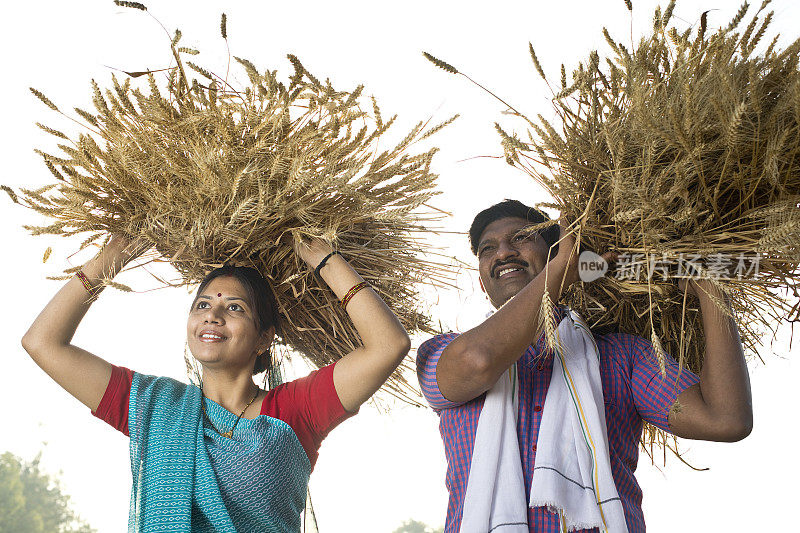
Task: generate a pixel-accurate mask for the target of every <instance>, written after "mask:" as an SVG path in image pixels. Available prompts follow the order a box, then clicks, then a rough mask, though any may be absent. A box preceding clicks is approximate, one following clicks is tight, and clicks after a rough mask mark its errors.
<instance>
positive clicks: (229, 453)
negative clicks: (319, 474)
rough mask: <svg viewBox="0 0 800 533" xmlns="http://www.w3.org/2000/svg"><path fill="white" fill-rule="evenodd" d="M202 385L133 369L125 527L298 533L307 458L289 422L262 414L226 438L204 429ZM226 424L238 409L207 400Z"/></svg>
mask: <svg viewBox="0 0 800 533" xmlns="http://www.w3.org/2000/svg"><path fill="white" fill-rule="evenodd" d="M201 401H202V396H201V394H200V389H199V388H197V387H195V386H193V385H186V384H184V383H180V382H179V381H176V380H173V379H170V378H163V377H153V376H146V375H142V374H138V373H135V374H134V376H133V382H132V385H131V396H130V403H129V413H128V424H129V430H130V437H131V440H130V452H131V471H132V473H133V489H132V491H131V505H130V515H129V518H128V530H129V531H131V532H137V533H138V532H169V531H201V532H205V531H208V532H211V531H215V532H234V531H238V532H243V531H258V532H298V531H300V512H301V511H302V510H303V508H304V506H305V498H306V488H307V486H308V478H309V476H310V474H311V463H310V462H309V460H308V456H307V455H306V452H305V450H304V449H303V447H302V445H301V444H300V441H299V440H298V439H297V436H296V435H295V433H294V431H293V430H292V428H291V427H290V426H289V425H288V424H286V423H285V422H283V421H281V420H278V419H276V418H272V417H269V416H265V415H261V416H259V417H257V418H255V419H253V420H248V419H244V418H243V419H241V420H240V421H239V423H238V425H237V426H236V431H235V433H234V435H233V438H232V439H228V438H225V437H222V436H220V435H219V434H218V433H216V432H215V431H214V430H213V429H211V428H210V427H208V428H206V427H205V426H206V424H204V423H203V416H202V413H201V409H200V408H201ZM206 412H207V414H208V417H209V418H210V419H211V420H212V421H213V423H214V425H215V426H216V427H218V428H230V427H231V426H233V423H234V421H235V420H236V415H234V414H232V413H230V412H228V411H227V410H225V409H224V408H222V407H221V406H219V405H217V404H216V403H214V402H212V401H210V400H206Z"/></svg>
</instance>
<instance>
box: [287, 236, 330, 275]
mask: <svg viewBox="0 0 800 533" xmlns="http://www.w3.org/2000/svg"><path fill="white" fill-rule="evenodd" d="M294 251H295V253H296V254H297V255H298V257H300V259H302V260H303V261H305V263H306V264H307V265H308V266H309V267H310V268H311V269H315V268H317V265H319V264H320V262H322V260H323V259H325V257H326V256H327V255H328V254H330V253H331V252H332V251H333V248H332V247H331V245H330V244H328V243H327V242H325V241H324V240H322V239H320V238H317V237H314V238H312V239H311V240H309V241H303V240H300V239H296V240H295V243H294Z"/></svg>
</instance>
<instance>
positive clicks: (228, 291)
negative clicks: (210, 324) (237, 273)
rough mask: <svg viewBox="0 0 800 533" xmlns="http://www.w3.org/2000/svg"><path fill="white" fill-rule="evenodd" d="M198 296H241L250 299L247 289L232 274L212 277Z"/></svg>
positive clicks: (246, 299)
mask: <svg viewBox="0 0 800 533" xmlns="http://www.w3.org/2000/svg"><path fill="white" fill-rule="evenodd" d="M198 296H212V297H214V296H216V297H222V298H230V297H236V298H242V299H243V300H245V301H250V298H249V297H248V294H247V290H246V289H245V288H244V286H243V285H242V284H241V282H240V281H239V280H238V279H236V278H235V277H233V276H220V277H218V278H214V279H212V280H211V281H210V282H209V283H208V285H206V286H205V288H204V289H203V292H202V293H200V294H198Z"/></svg>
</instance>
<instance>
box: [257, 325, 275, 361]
mask: <svg viewBox="0 0 800 533" xmlns="http://www.w3.org/2000/svg"><path fill="white" fill-rule="evenodd" d="M273 340H275V326H270V327H268V328H267V329H266V331H263V332H262V333H261V338H260V339H259V341H258V345H257V346H256V353H259V354H262V353H265V352H266V351H267V350H269V347H270V346H272V341H273Z"/></svg>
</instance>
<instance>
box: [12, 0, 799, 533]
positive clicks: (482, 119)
mask: <svg viewBox="0 0 800 533" xmlns="http://www.w3.org/2000/svg"><path fill="white" fill-rule="evenodd" d="M663 3H664V4H666V2H663ZM755 3H756V4H758V2H757V1H756V2H755ZM147 5H148V7H150V12H151V13H152V14H153V15H155V16H156V17H157V18H158V19H159V20H160V21H161V22H162V23H163V24H164V26H166V27H167V28H168V29H170V30H172V29H174V28H175V27H179V28H180V29H181V30H182V32H183V35H184V41H183V42H184V43H185V44H186V45H191V46H195V47H197V48H199V49H200V51H201V52H202V54H201V55H200V56H199V60H198V62H200V63H201V64H203V65H207V66H211V67H212V70H216V71H220V70H222V69H223V68H224V65H225V62H224V57H225V56H224V54H225V47H224V43H223V41H222V40H221V38H220V37H219V16H220V13H221V12H222V11H223V10H224V11H225V12H226V13H227V14H228V35H229V42H230V47H231V52H232V54H234V55H238V56H243V57H246V58H248V59H250V60H252V61H253V63H254V64H255V65H256V66H257V67H259V68H260V69H266V68H270V69H276V68H277V69H278V70H279V75H286V74H287V73H289V72H290V67H289V64H288V61H287V60H286V59H285V56H286V54H287V53H294V54H296V55H297V56H298V57H299V58H300V59H301V61H303V63H304V64H305V65H306V67H307V68H308V69H309V70H310V71H311V72H312V73H314V74H315V75H316V76H317V77H319V78H325V77H329V78H331V80H332V82H333V85H334V87H336V88H339V89H342V90H346V89H350V88H354V87H355V85H357V84H358V83H364V84H365V85H366V93H367V94H372V95H375V97H376V98H377V99H378V102H379V103H380V104H381V107H382V110H383V114H384V116H390V115H391V114H394V113H398V114H399V115H400V119H399V121H398V124H397V126H396V129H397V134H404V133H405V131H404V130H407V129H408V128H410V127H411V126H412V125H413V124H414V123H415V122H416V121H418V120H420V119H425V118H428V117H430V116H433V117H434V119H435V120H443V119H445V118H447V117H449V116H450V115H452V114H454V113H461V115H462V118H461V119H460V120H459V121H457V122H456V123H455V124H454V125H453V126H451V127H449V128H447V129H446V130H445V131H443V132H441V134H439V135H437V136H435V138H434V140H433V143H434V144H436V145H438V146H440V147H441V152H440V153H439V154H438V155H437V158H436V160H435V170H436V171H437V173H439V174H440V175H441V179H440V189H441V190H442V195H441V196H439V197H438V198H437V201H436V205H437V206H438V207H440V208H443V209H445V210H449V211H452V212H453V217H452V218H450V219H448V220H446V221H444V223H443V225H444V228H445V229H446V230H448V231H464V230H465V229H466V227H467V226H468V225H469V222H470V221H471V219H472V217H473V216H474V215H475V213H477V211H479V210H480V209H482V208H484V207H487V206H488V205H490V204H492V203H495V202H496V201H499V200H502V199H504V198H509V197H513V198H517V199H520V200H522V201H524V202H526V203H529V204H531V203H536V202H539V201H546V200H547V197H546V196H545V194H544V193H543V192H542V191H541V190H540V189H539V188H538V187H537V186H535V185H534V184H533V183H532V181H531V180H530V179H529V178H527V177H526V176H525V175H523V174H522V173H521V172H519V171H517V170H514V169H512V168H511V167H508V166H507V165H506V164H505V163H504V161H503V160H502V158H498V157H497V156H500V155H501V153H502V152H501V149H500V146H499V141H498V139H497V136H496V134H495V132H494V128H493V123H494V122H495V121H500V122H501V123H503V124H504V125H506V126H507V128H506V129H508V130H514V129H517V130H520V129H521V128H522V125H521V124H520V123H518V122H514V121H513V120H512V119H511V117H508V116H504V115H503V114H502V111H503V107H502V106H501V105H500V104H498V103H497V102H496V101H494V100H493V99H491V98H490V97H489V96H488V95H486V94H485V93H483V92H481V91H480V90H478V89H476V88H475V87H473V86H471V85H470V84H468V83H467V82H466V80H464V79H463V78H458V77H453V76H450V75H448V74H446V73H444V72H443V71H441V70H438V69H436V68H435V67H433V66H432V65H431V64H429V63H428V62H427V61H426V60H425V59H424V58H422V56H421V54H420V52H421V51H422V50H427V51H429V52H431V53H433V54H434V55H435V56H437V57H440V58H442V59H444V60H446V61H448V62H450V63H452V64H453V65H455V66H456V67H458V68H459V69H461V70H462V71H464V72H467V73H468V74H470V75H471V76H472V77H473V78H475V79H476V80H478V81H480V82H481V83H483V84H484V85H486V86H488V87H489V88H491V89H492V90H493V91H494V92H496V93H497V94H499V95H501V96H502V97H503V98H504V99H506V100H507V101H509V102H511V103H512V104H513V105H515V107H517V108H519V109H521V110H522V111H523V112H525V113H528V114H530V115H535V114H536V113H545V114H546V113H547V112H548V109H549V103H548V100H547V92H546V88H545V87H544V85H543V84H542V83H541V80H540V79H539V78H538V76H537V75H536V73H535V71H534V70H533V67H532V65H531V63H530V59H529V55H528V49H527V48H528V41H532V42H533V44H534V46H535V47H536V49H537V53H538V56H539V59H540V61H541V63H542V65H543V67H544V69H545V71H546V72H547V73H548V75H550V76H551V77H552V79H553V80H555V81H556V83H557V80H558V75H559V74H558V72H559V66H560V64H561V63H562V62H564V63H566V65H567V69H568V70H571V68H572V67H574V66H576V65H577V62H578V60H582V59H584V58H585V57H586V56H588V53H589V52H590V51H591V50H592V49H599V50H600V52H601V56H602V55H603V54H604V53H605V52H607V48H606V46H605V44H604V40H603V37H602V34H601V28H602V26H604V25H605V26H607V27H608V28H609V30H610V32H611V33H612V35H614V36H615V37H616V38H617V39H618V40H622V41H625V42H627V41H629V39H630V17H629V14H628V11H627V10H626V9H625V7H624V3H623V1H622V0H607V1H606V0H603V1H600V0H597V1H594V2H590V1H577V0H564V1H562V2H549V3H544V2H536V1H528V2H510V1H497V2H493V3H491V4H490V3H488V2H468V1H461V2H449V1H448V2H419V1H416V0H409V1H406V2H397V3H395V2H393V3H385V4H383V3H379V2H365V1H364V2H355V1H340V2H320V1H317V0H309V1H306V2H302V3H299V2H298V3H294V2H282V3H278V2H244V1H228V2H210V1H191V2H189V1H185V0H181V1H177V0H173V1H170V2H161V3H157V2H149V3H147ZM654 6H655V3H654V2H652V1H648V2H644V1H636V0H634V10H635V15H634V35H639V34H641V32H644V31H646V30H647V28H649V25H650V20H651V16H652V10H653V8H654ZM738 6H739V3H738V2H734V1H729V0H707V1H705V2H698V1H694V0H692V1H689V0H686V1H683V2H679V4H678V7H677V8H676V11H675V13H676V16H677V17H679V18H680V19H682V20H684V21H686V23H687V24H694V23H696V21H697V20H698V18H699V16H700V13H701V12H702V11H704V10H707V9H713V10H714V11H711V13H710V14H709V24H710V25H711V26H717V25H722V24H727V21H728V20H729V19H730V17H731V16H732V15H733V13H734V12H735V11H736V9H737V8H738ZM773 9H775V11H776V17H775V25H774V26H775V27H774V29H773V32H774V31H781V32H782V33H783V34H784V36H785V38H784V40H783V41H782V42H783V44H784V46H785V45H786V44H787V43H788V42H790V40H791V39H793V38H795V37H797V36H798V32H797V30H796V28H797V27H798V23H800V6H798V5H797V3H796V2H793V1H791V0H780V1H776V2H773ZM4 19H5V21H6V24H5V26H4V31H3V32H2V33H0V39H1V40H2V49H3V50H5V53H4V64H5V65H6V67H5V69H4V76H3V78H4V83H3V84H2V85H0V94H1V95H2V102H3V108H4V109H3V111H4V113H3V118H4V122H5V124H4V126H5V127H4V128H3V129H2V132H0V136H2V146H3V157H4V166H3V169H4V170H3V172H2V175H1V177H0V183H2V184H5V185H9V186H12V187H15V188H17V187H29V188H36V187H39V186H42V185H45V184H47V183H50V182H51V175H50V174H49V172H48V171H47V169H46V168H45V167H44V165H43V164H42V163H41V160H40V158H39V157H38V156H37V155H36V154H34V152H33V148H34V147H38V148H43V149H49V150H51V151H53V150H55V142H54V140H53V139H52V138H50V137H48V136H47V135H45V134H44V133H43V132H41V131H40V130H39V129H38V128H37V127H36V126H35V122H37V121H38V122H43V123H46V124H48V125H52V126H59V127H63V128H65V129H68V130H69V131H72V132H75V131H76V130H74V129H70V126H68V125H66V124H65V123H64V122H60V121H59V120H58V118H57V117H56V115H54V114H53V113H52V112H50V111H49V110H48V109H47V108H46V107H44V106H43V105H41V104H40V103H39V102H38V101H37V100H36V99H35V98H34V97H33V96H32V95H31V94H30V93H29V91H28V87H29V86H34V87H36V88H38V89H40V90H42V91H43V92H44V93H45V94H47V95H48V96H49V97H50V98H51V99H52V100H53V101H54V102H55V103H56V104H57V105H59V106H60V107H61V108H62V109H71V108H72V107H74V106H81V107H88V106H89V101H90V100H89V97H90V88H89V80H90V79H91V78H95V79H97V81H98V82H99V83H100V84H101V85H104V84H107V83H109V82H110V72H111V71H110V70H109V69H108V68H107V67H108V66H111V67H116V68H120V69H124V70H145V69H147V68H151V69H155V68H159V67H165V66H168V63H169V54H168V42H167V41H166V37H165V36H164V33H163V31H162V30H161V28H160V27H159V26H158V25H157V24H156V23H155V22H154V21H153V20H152V19H151V18H150V17H148V16H147V15H144V14H142V13H140V12H138V11H133V10H127V9H122V8H118V7H116V6H114V5H113V3H112V2H111V0H103V1H95V0H86V1H83V2H62V1H53V0H50V1H39V2H13V3H8V4H7V5H5V6H4ZM637 28H638V29H637ZM237 75H239V76H241V78H242V79H245V77H244V75H243V74H241V73H238V74H237ZM484 156H490V157H484ZM0 206H1V207H0V234H2V246H3V249H4V250H5V253H4V254H3V257H4V261H3V262H2V266H1V267H0V269H1V271H2V277H3V279H4V280H5V289H4V291H5V300H4V301H5V305H3V306H2V315H0V317H1V320H2V324H3V326H4V328H3V330H4V333H5V334H4V335H2V337H0V343H2V345H1V348H0V349H1V350H2V351H1V352H0V353H2V354H3V360H4V362H5V364H4V367H3V368H4V371H3V372H2V373H0V406H2V407H1V408H0V428H2V430H0V452H2V451H5V450H10V451H12V452H14V453H17V454H19V455H22V456H24V457H27V458H30V457H32V456H33V455H34V454H35V453H36V452H37V451H38V450H39V449H40V448H41V447H42V444H43V443H46V446H44V452H43V464H44V466H45V467H46V468H47V469H49V470H50V471H52V472H58V471H61V472H62V479H63V482H64V487H65V490H66V492H68V493H69V494H70V495H71V496H72V499H73V502H74V506H75V508H76V509H77V510H78V511H79V512H80V513H81V514H82V515H83V516H84V517H85V518H86V519H87V520H88V521H89V522H90V523H91V524H92V525H93V526H94V527H96V528H97V529H98V531H100V532H101V533H113V532H118V531H123V530H124V529H125V526H126V521H127V510H128V495H129V490H130V471H129V463H128V448H127V438H125V437H124V436H122V435H121V434H118V433H117V432H115V431H114V430H113V429H111V428H109V427H108V426H106V425H105V424H103V423H102V422H100V421H98V420H96V419H94V418H93V417H92V416H91V415H90V413H89V412H88V410H87V409H86V408H84V407H83V406H81V405H80V404H79V403H78V402H77V401H76V400H74V399H72V398H71V397H69V396H68V395H67V394H66V393H65V392H63V391H62V390H61V389H60V388H59V387H58V386H57V385H55V384H54V383H53V382H52V381H51V380H50V379H49V378H48V377H47V376H46V375H44V374H43V373H42V372H41V371H40V370H39V369H38V367H36V366H35V365H34V364H33V363H32V362H31V360H30V359H29V358H28V357H27V355H26V354H25V353H24V351H23V350H22V348H21V347H20V343H19V340H20V338H21V337H22V335H23V333H24V332H25V330H26V329H27V327H28V325H30V323H31V321H32V320H33V318H34V317H35V315H36V313H37V312H38V311H39V310H40V309H41V308H42V307H43V306H44V304H45V303H46V302H47V300H48V299H49V298H50V297H51V296H52V294H53V293H54V292H55V291H56V290H57V289H58V287H59V283H58V282H52V281H46V280H45V279H44V278H45V276H47V275H54V274H58V273H59V272H60V270H61V269H62V268H64V266H66V265H68V264H70V265H72V264H80V262H82V261H85V260H86V259H87V257H75V258H72V259H69V258H68V256H69V254H70V253H72V251H73V250H74V249H75V248H76V247H77V244H78V243H79V242H80V240H81V239H80V238H76V239H72V240H67V239H63V238H58V239H57V238H54V237H31V236H29V235H28V234H27V232H26V231H25V230H23V229H22V227H21V226H22V225H23V224H39V223H41V222H42V219H40V218H38V217H37V216H34V215H33V213H30V212H28V211H27V210H25V209H23V208H21V207H19V206H15V205H13V204H11V202H10V201H8V200H6V199H3V200H0ZM434 242H435V243H437V244H439V245H441V246H444V247H445V248H446V250H447V253H448V254H450V255H453V256H457V257H459V258H460V259H462V260H464V261H467V262H470V261H472V258H471V256H470V254H469V249H468V247H467V244H466V237H465V236H464V235H452V234H442V235H440V236H438V237H434ZM48 246H53V248H54V252H53V255H52V257H51V258H50V260H49V261H48V263H47V264H42V260H41V259H42V254H43V252H44V250H45V249H46V248H47V247H48ZM70 261H71V262H70ZM475 279H476V278H475V276H474V274H473V273H471V272H462V274H461V276H460V277H459V280H460V283H461V285H462V291H461V292H460V293H455V292H449V293H447V292H441V293H439V294H436V295H435V298H433V299H432V300H431V301H430V302H429V305H430V306H431V312H432V314H433V316H434V319H435V320H440V321H441V322H442V323H443V324H444V326H445V327H446V328H451V329H454V330H463V329H467V328H469V327H470V326H471V325H473V324H475V323H476V321H478V320H480V319H481V318H482V317H483V316H484V315H485V314H486V312H487V311H488V310H489V306H488V303H487V302H486V300H485V298H484V297H483V295H482V294H481V293H480V291H479V289H478V288H477V282H476V281H475ZM119 281H122V282H124V283H127V284H129V285H132V286H133V287H134V288H137V289H149V288H152V287H153V286H154V284H153V283H152V282H151V281H150V280H149V279H148V278H147V277H146V276H145V275H142V274H141V273H131V274H123V275H121V276H120V278H119ZM189 301H190V296H189V294H188V293H187V292H186V291H185V290H181V289H171V290H160V291H154V292H144V293H140V294H122V293H119V292H115V291H106V292H105V293H104V294H103V295H102V297H101V298H100V300H99V301H98V302H97V303H96V304H95V305H94V306H93V308H92V309H91V310H90V311H89V314H88V315H87V318H86V319H85V321H84V323H83V324H82V325H81V327H80V328H79V330H78V334H77V335H76V338H75V342H76V344H78V345H80V346H82V347H85V348H86V349H88V350H90V351H92V352H94V353H96V354H98V355H100V356H102V357H104V358H106V359H108V360H109V361H111V362H113V363H115V364H120V365H125V366H128V367H130V368H133V369H135V370H137V371H140V372H144V373H149V374H160V375H168V376H173V377H176V378H179V379H185V373H184V370H183V360H182V351H183V343H184V338H185V333H184V332H185V320H186V309H187V307H188V305H189ZM421 340H422V339H419V338H418V339H415V344H419V342H421ZM791 351H792V350H791V348H790V346H789V330H788V329H787V328H783V329H782V330H781V333H780V336H779V338H778V340H777V341H776V342H775V343H774V344H773V345H771V346H769V345H768V346H766V347H765V348H764V349H763V351H762V352H761V356H762V358H763V360H764V361H765V362H766V365H762V364H761V363H753V364H752V365H751V378H752V383H753V398H754V409H755V426H754V430H753V434H752V435H751V436H750V437H748V438H747V439H746V440H745V441H743V442H741V443H736V444H715V443H697V442H684V443H682V448H683V449H685V450H688V453H687V454H686V458H687V459H688V460H689V461H690V462H692V463H693V464H694V465H696V466H699V467H709V468H710V470H709V471H707V472H693V471H691V470H689V469H688V468H687V467H685V466H684V465H682V464H680V463H679V462H678V461H676V460H669V461H668V463H667V466H666V467H663V466H661V467H660V469H657V468H655V467H652V466H650V465H649V460H648V458H647V457H646V456H645V455H644V454H642V457H641V460H640V467H639V470H638V472H637V474H638V478H639V481H640V484H641V485H642V487H643V489H644V512H645V518H646V520H647V522H648V527H649V531H651V532H656V533H657V532H667V531H723V530H724V531H734V532H737V531H764V530H772V529H781V530H784V529H787V528H791V527H792V526H791V524H792V523H795V521H796V513H795V512H794V506H795V501H794V498H792V495H794V494H796V492H797V489H796V487H795V486H794V485H795V484H794V483H793V481H794V480H796V479H797V478H798V475H799V474H800V459H798V457H797V455H796V454H795V453H794V450H795V448H796V441H797V439H798V437H800V433H799V432H798V429H797V425H796V420H797V416H796V414H792V413H794V412H795V410H796V407H797V405H798V392H797V390H798V389H797V386H796V384H797V383H798V381H800V363H799V362H798V361H797V360H796V358H795V359H793V358H792V357H791V354H790V352H791ZM293 371H294V372H295V373H296V375H297V376H299V375H302V374H304V373H305V372H307V369H304V368H303V367H302V365H300V364H298V365H295V367H294V369H293ZM410 377H411V378H412V379H413V376H410ZM437 423H438V420H437V418H436V416H435V415H434V414H433V413H432V412H431V411H430V410H427V409H415V408H409V407H402V406H400V407H396V408H394V409H392V410H391V411H390V412H388V413H385V412H378V411H377V410H376V409H374V408H372V407H366V406H365V407H364V408H362V411H361V413H360V414H359V415H358V416H357V417H355V418H354V419H352V420H350V421H348V422H346V423H344V424H343V425H342V426H340V427H339V428H337V429H336V430H335V431H334V432H333V433H332V434H331V435H330V436H329V437H328V439H327V440H326V441H325V442H324V443H323V445H322V449H321V454H320V459H319V462H318V463H317V467H316V469H315V471H314V473H313V475H312V478H311V490H312V495H313V500H314V505H315V507H316V510H317V516H318V519H319V522H320V529H321V531H322V533H337V532H365V533H366V532H370V533H371V532H391V531H392V530H393V529H394V528H396V527H397V526H398V525H399V524H400V523H401V522H402V521H403V520H406V519H409V518H414V519H417V520H422V521H424V522H426V523H428V524H430V525H432V526H439V525H442V524H443V523H444V516H445V510H446V501H447V494H446V489H445V486H444V475H445V468H446V464H445V460H444V453H443V450H442V445H441V440H440V437H439V434H438V430H437ZM659 464H660V463H659Z"/></svg>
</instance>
